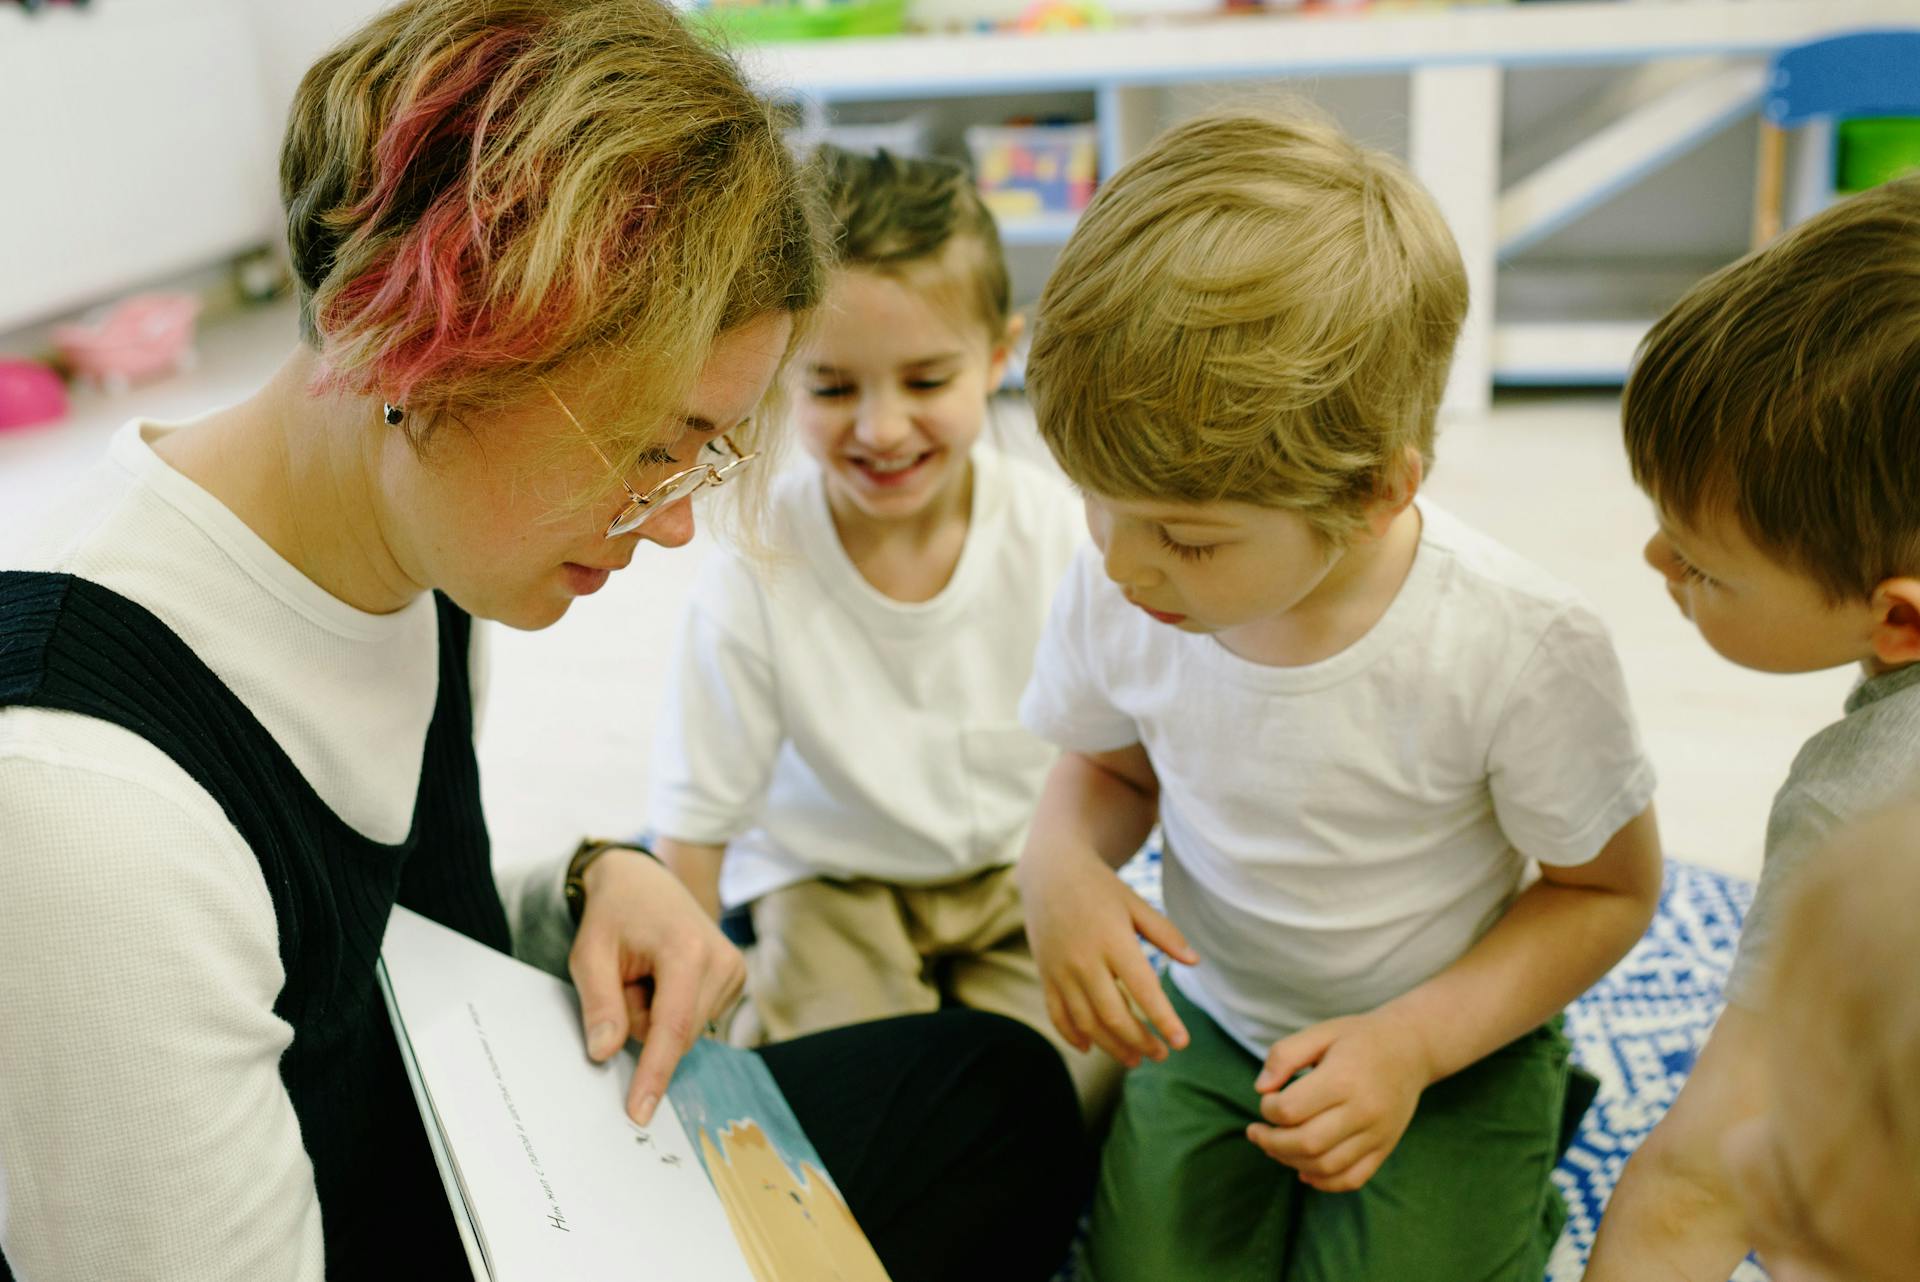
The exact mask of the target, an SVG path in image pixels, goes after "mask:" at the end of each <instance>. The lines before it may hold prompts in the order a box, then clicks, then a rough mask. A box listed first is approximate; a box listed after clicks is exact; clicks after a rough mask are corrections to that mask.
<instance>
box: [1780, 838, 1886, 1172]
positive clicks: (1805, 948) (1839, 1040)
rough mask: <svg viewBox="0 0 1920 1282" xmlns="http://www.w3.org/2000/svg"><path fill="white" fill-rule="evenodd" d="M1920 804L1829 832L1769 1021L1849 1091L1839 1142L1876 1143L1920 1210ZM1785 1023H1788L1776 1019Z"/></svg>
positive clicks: (1795, 918)
mask: <svg viewBox="0 0 1920 1282" xmlns="http://www.w3.org/2000/svg"><path fill="white" fill-rule="evenodd" d="M1915 904H1920V806H1913V805H1905V806H1901V807H1899V808H1896V809H1894V810H1890V811H1887V812H1885V813H1883V814H1880V815H1877V816H1875V817H1874V818H1871V819H1868V820H1866V821H1864V822H1862V823H1859V824H1857V825H1855V826H1853V827H1852V828H1849V829H1847V830H1846V831H1844V832H1842V833H1841V834H1840V835H1839V836H1837V837H1835V838H1834V839H1833V841H1832V842H1831V843H1829V845H1828V846H1827V848H1826V849H1825V850H1824V851H1823V852H1822V854H1821V857H1820V858H1819V859H1818V860H1817V861H1816V862H1815V863H1814V865H1813V866H1812V867H1811V868H1809V869H1808V870H1807V871H1806V872H1805V873H1804V874H1803V876H1802V879H1801V884H1800V886H1799V889H1798V890H1797V892H1796V893H1795V896H1794V899H1793V902H1792V904H1791V906H1790V907H1789V909H1788V912H1787V917H1786V923H1785V926H1784V928H1783V930H1782V932H1781V936H1780V939H1779V941H1778V951H1777V952H1776V953H1775V961H1774V963H1773V979H1772V992H1771V994H1770V1001H1769V1005H1768V1011H1769V1013H1770V1017H1771V1018H1772V1019H1773V1020H1774V1021H1775V1022H1776V1025H1777V1026H1779V1027H1780V1028H1781V1029H1782V1031H1783V1032H1785V1033H1786V1034H1787V1035H1788V1036H1794V1033H1793V1032H1792V1031H1791V1030H1792V1029H1794V1028H1797V1029H1799V1030H1800V1031H1801V1032H1802V1033H1804V1034H1811V1035H1805V1036H1800V1037H1797V1038H1796V1043H1795V1046H1794V1055H1795V1057H1796V1058H1798V1059H1801V1060H1803V1061H1804V1060H1806V1059H1807V1058H1809V1057H1816V1058H1818V1059H1820V1060H1824V1061H1825V1065H1826V1066H1827V1067H1829V1068H1830V1069H1831V1070H1832V1071H1833V1072H1834V1074H1835V1075H1836V1077H1837V1078H1838V1080H1839V1081H1841V1082H1844V1083H1845V1086H1846V1096H1845V1097H1846V1099H1847V1101H1848V1103H1849V1104H1850V1106H1851V1107H1852V1108H1853V1110H1854V1117H1853V1120H1854V1126H1853V1127H1852V1128H1851V1133H1850V1134H1845V1135H1837V1136H1835V1137H1834V1138H1835V1147H1836V1149H1840V1150H1843V1151H1844V1150H1849V1149H1852V1148H1854V1147H1857V1146H1859V1145H1873V1146H1876V1147H1884V1148H1885V1149H1886V1150H1887V1152H1888V1153H1889V1154H1890V1156H1891V1157H1892V1161H1891V1163H1890V1164H1889V1165H1890V1167H1891V1169H1892V1170H1893V1171H1894V1172H1896V1173H1897V1175H1898V1176H1900V1177H1901V1178H1902V1179H1903V1180H1904V1187H1902V1188H1898V1189H1895V1190H1893V1192H1894V1195H1895V1201H1896V1203H1899V1204H1904V1205H1908V1206H1915V1205H1920V1092H1916V1091H1915V1089H1914V1082H1915V1081H1916V1080H1917V1079H1920V939H1916V938H1915V936H1914V933H1913V907H1914V905H1915ZM1787 1020H1791V1021H1793V1022H1792V1023H1786V1022H1783V1021H1787Z"/></svg>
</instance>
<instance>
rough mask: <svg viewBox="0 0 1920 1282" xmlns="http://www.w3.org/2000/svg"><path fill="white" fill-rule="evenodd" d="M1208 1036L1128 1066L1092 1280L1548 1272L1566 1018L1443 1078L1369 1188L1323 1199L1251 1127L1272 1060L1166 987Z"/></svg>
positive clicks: (1104, 1172)
mask: <svg viewBox="0 0 1920 1282" xmlns="http://www.w3.org/2000/svg"><path fill="white" fill-rule="evenodd" d="M1163 987H1164V988H1165V990H1166V992H1167V994H1168V996H1169V997H1170V998H1171V1000H1172V1001H1173V1004H1174V1009H1175V1010H1177V1011H1178V1012H1179V1014H1180V1019H1181V1021H1182V1022H1183V1023H1184V1024H1185V1025H1186V1026H1187V1031H1188V1033H1189V1034H1190V1035H1191V1036H1192V1042H1191V1043H1190V1044H1189V1046H1188V1047H1187V1049H1186V1050H1183V1051H1176V1052H1175V1053H1173V1054H1172V1055H1170V1056H1168V1057H1167V1060H1166V1062H1165V1063H1163V1064H1155V1063H1153V1062H1151V1061H1147V1062H1145V1063H1143V1064H1142V1065H1141V1066H1140V1067H1139V1068H1137V1069H1135V1070H1134V1071H1133V1072H1131V1073H1129V1074H1128V1075H1127V1080H1126V1086H1125V1089H1124V1092H1123V1094H1122V1096H1121V1101H1120V1109H1119V1113H1118V1115H1117V1116H1116V1117H1115V1119H1114V1124H1113V1133H1112V1135H1111V1137H1110V1138H1109V1139H1108V1141H1107V1147H1106V1154H1105V1157H1104V1159H1103V1161H1102V1163H1101V1169H1100V1185H1099V1191H1098V1193H1097V1194H1096V1196H1095V1200H1094V1208H1093V1225H1092V1232H1091V1235H1090V1239H1089V1245H1088V1257H1087V1263H1088V1272H1089V1273H1090V1275H1091V1277H1092V1279H1093V1282H1242V1280H1244V1282H1540V1278H1541V1277H1542V1276H1543V1275H1544V1274H1545V1272H1546V1263H1547V1255H1548V1253H1549V1252H1550V1251H1551V1250H1552V1249H1553V1244H1554V1241H1555V1240H1556V1239H1557V1238H1558V1237H1559V1235H1560V1229H1561V1226H1562V1225H1563V1224H1564V1222H1565V1220H1566V1206H1565V1204H1564V1203H1562V1201H1561V1200H1560V1195H1559V1193H1558V1191H1557V1190H1555V1189H1554V1187H1553V1184H1552V1183H1551V1181H1550V1178H1549V1177H1550V1175H1551V1173H1552V1171H1553V1168H1554V1165H1555V1163H1556V1162H1558V1161H1559V1158H1560V1154H1561V1152H1562V1151H1563V1150H1564V1149H1565V1147H1566V1144H1567V1141H1568V1140H1570V1139H1571V1137H1572V1132H1573V1128H1574V1126H1575V1125H1577V1123H1578V1121H1579V1114H1580V1113H1582V1112H1584V1111H1585V1106H1586V1103H1587V1102H1588V1101H1590V1100H1591V1098H1592V1094H1591V1087H1590V1081H1591V1079H1587V1081H1586V1082H1585V1083H1583V1084H1582V1086H1581V1087H1580V1088H1577V1089H1576V1094H1577V1095H1578V1096H1579V1098H1577V1099H1576V1100H1575V1101H1574V1103H1575V1104H1576V1105H1577V1108H1576V1107H1569V1101H1568V1080H1569V1066H1568V1045H1567V1041H1566V1038H1565V1037H1563V1036H1562V1035H1561V1033H1560V1028H1559V1024H1560V1021H1559V1020H1558V1019H1555V1020H1553V1021H1552V1022H1550V1023H1548V1024H1546V1025H1543V1026H1542V1027H1540V1028H1538V1029H1535V1030H1534V1031H1533V1032H1531V1033H1529V1034H1527V1035H1526V1036H1525V1037H1522V1038H1520V1039H1519V1040H1518V1041H1516V1042H1514V1043H1512V1044H1511V1045H1509V1046H1505V1047H1503V1048H1501V1049H1500V1050H1497V1051H1495V1052H1494V1053H1493V1054H1491V1055H1489V1056H1487V1057H1486V1058H1485V1059H1483V1060H1481V1061H1480V1062H1479V1063H1477V1064H1473V1065H1471V1066H1470V1067H1468V1068H1466V1069H1464V1070H1462V1071H1461V1072H1459V1073H1456V1074H1454V1075H1453V1076H1452V1077H1449V1078H1445V1079H1443V1080H1442V1081H1439V1082H1436V1083H1434V1084H1433V1085H1432V1086H1429V1087H1428V1088H1427V1089H1426V1091H1425V1092H1424V1093H1423V1094H1422V1095H1421V1097H1420V1107H1419V1110H1418V1111H1417V1112H1415V1114H1414V1116H1413V1121H1412V1123H1411V1124H1410V1125H1409V1126H1408V1127H1407V1132H1406V1134H1405V1135H1404V1136H1402V1137H1401V1140H1400V1143H1399V1145H1398V1146H1397V1147H1396V1148H1395V1149H1394V1150H1393V1153H1392V1155H1391V1156H1389V1157H1388V1158H1387V1160H1386V1162H1385V1163H1384V1164H1382V1165H1381V1167H1380V1169H1379V1170H1378V1171H1377V1172H1375V1174H1374V1176H1373V1178H1372V1179H1371V1180H1369V1181H1368V1182H1367V1183H1366V1185H1365V1186H1364V1187H1362V1188H1361V1189H1360V1190H1358V1191H1357V1192H1353V1193H1321V1192H1317V1191H1315V1190H1313V1189H1311V1188H1308V1187H1307V1186H1306V1185H1305V1184H1302V1183H1301V1182H1300V1181H1299V1177H1298V1176H1297V1175H1296V1174H1295V1173H1294V1171H1293V1170H1292V1169H1291V1168H1289V1167H1286V1166H1282V1165H1281V1164H1280V1163H1278V1162H1276V1161H1274V1160H1273V1159H1272V1158H1270V1157H1268V1156H1267V1155H1266V1154H1265V1153H1263V1152H1261V1151H1260V1150H1259V1149H1258V1148H1256V1147H1255V1146H1254V1144H1253V1142H1252V1141H1251V1140H1249V1139H1247V1137H1246V1127H1247V1124H1248V1123H1249V1122H1253V1121H1260V1120H1263V1119H1261V1117H1260V1114H1259V1100H1260V1097H1259V1095H1258V1093H1256V1092H1255V1091H1254V1089H1253V1079H1254V1077H1255V1076H1256V1075H1257V1074H1258V1073H1259V1071H1260V1062H1259V1061H1258V1060H1256V1059H1255V1058H1254V1057H1253V1056H1252V1055H1249V1054H1248V1053H1247V1051H1246V1048H1244V1047H1243V1046H1241V1045H1240V1044H1239V1043H1238V1042H1235V1041H1234V1040H1233V1039H1232V1038H1230V1037H1228V1036H1227V1034H1226V1033H1225V1032H1224V1031H1222V1030H1221V1028H1220V1027H1219V1025H1217V1024H1215V1023H1214V1022H1213V1020H1212V1018H1211V1017H1210V1016H1208V1015H1207V1014H1206V1013H1205V1012H1204V1011H1202V1010H1200V1009H1199V1008H1198V1007H1196V1006H1195V1005H1194V1004H1193V1003H1192V1002H1190V1001H1188V1000H1187V999H1186V997H1184V996H1183V995H1182V994H1181V993H1180V992H1179V990H1178V989H1176V988H1175V987H1174V986H1173V985H1172V983H1171V982H1165V983H1163Z"/></svg>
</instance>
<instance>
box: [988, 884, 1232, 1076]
mask: <svg viewBox="0 0 1920 1282" xmlns="http://www.w3.org/2000/svg"><path fill="white" fill-rule="evenodd" d="M1018 867H1019V870H1020V871H1019V874H1018V876H1019V878H1020V883H1021V891H1022V894H1023V896H1024V898H1025V900H1026V907H1027V939H1028V942H1029V943H1030V944H1031V946H1032V948H1033V958H1034V961H1035V962H1036V963H1037V964H1038V966H1039V968H1040V978H1041V980H1042V981H1043V983H1044V984H1045V988H1046V998H1047V1014H1048V1016H1049V1017H1050V1018H1051V1019H1052V1020H1053V1024H1054V1027H1055V1028H1058V1029H1059V1030H1060V1035H1061V1036H1063V1037H1065V1038H1066V1039H1067V1040H1068V1041H1069V1042H1071V1043H1072V1044H1073V1045H1075V1046H1077V1047H1079V1048H1080V1049H1081V1050H1083V1051H1084V1050H1086V1049H1087V1048H1088V1047H1089V1046H1090V1045H1098V1046H1099V1047H1100V1048H1101V1049H1102V1050H1104V1051H1106V1052H1107V1054H1109V1055H1111V1056H1113V1057H1114V1058H1115V1059H1117V1060H1119V1061H1120V1062H1121V1063H1122V1064H1125V1065H1126V1066H1127V1067H1128V1068H1133V1067H1136V1066H1137V1065H1138V1064H1139V1063H1140V1060H1141V1059H1142V1058H1143V1057H1145V1058H1148V1059H1153V1060H1156V1061H1158V1060H1164V1059H1165V1058H1166V1057H1167V1046H1169V1045H1171V1046H1172V1047H1173V1048H1174V1049H1175V1050H1180V1049H1181V1048H1183V1047H1185V1046H1186V1044H1187V1030H1186V1028H1185V1027H1184V1026H1183V1025H1182V1024H1181V1023H1180V1018H1179V1016H1177V1015H1175V1014H1174V1012H1173V1003H1171V1002H1169V1001H1168V1000H1167V995H1166V994H1165V993H1164V992H1162V991H1161V989H1160V980H1159V977H1158V976H1157V975H1155V974H1154V970H1153V966H1152V964H1151V963H1150V962H1148V961H1147V958H1146V954H1145V953H1143V952H1141V951H1140V940H1139V938H1137V936H1144V937H1145V938H1147V939H1149V940H1151V941H1152V942H1154V943H1155V944H1158V945H1159V946H1160V947H1161V948H1162V949H1164V950H1166V952H1167V953H1168V954H1169V955H1170V956H1172V957H1174V958H1175V959H1176V960H1179V961H1183V962H1186V963H1187V964H1188V965H1194V964H1197V963H1198V962H1199V960H1200V959H1199V957H1198V956H1196V955H1195V954H1194V951H1193V949H1192V947H1191V946H1190V945H1188V943H1187V941H1186V938H1185V937H1184V936H1183V935H1181V933H1180V931H1179V929H1178V928H1177V927H1175V926H1174V924H1173V923H1172V922H1170V921H1168V920H1167V919H1166V918H1165V917H1164V916H1162V915H1161V914H1160V913H1158V912H1156V911H1155V910H1154V908H1153V906H1152V905H1151V904H1149V903H1147V901H1146V900H1144V899H1142V898H1140V896H1138V895H1136V894H1134V893H1133V891H1132V890H1130V889H1129V888H1128V887H1127V884H1126V883H1125V882H1123V881H1121V880H1120V878H1119V876H1118V874H1116V873H1115V872H1114V871H1113V869H1111V868H1109V867H1107V865H1106V864H1104V863H1102V862H1101V861H1100V859H1099V857H1098V856H1096V855H1094V854H1093V853H1092V852H1090V851H1088V852H1078V851H1064V850H1055V851H1050V852H1047V853H1045V854H1041V853H1040V852H1038V851H1034V850H1029V851H1028V853H1027V854H1026V856H1025V857H1024V858H1023V859H1022V860H1021V862H1020V864H1019V865H1018ZM1136 1009H1137V1010H1139V1011H1140V1012H1143V1013H1144V1014H1145V1015H1146V1017H1147V1020H1148V1023H1147V1024H1142V1023H1141V1022H1140V1020H1139V1019H1138V1018H1137V1017H1136V1015H1135V1011H1136ZM1156 1032H1157V1033H1158V1034H1159V1035H1158V1036H1156V1035H1155V1034H1156ZM1163 1037H1164V1038H1165V1039H1166V1041H1165V1043H1164V1044H1163V1043H1162V1041H1161V1038H1163Z"/></svg>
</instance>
